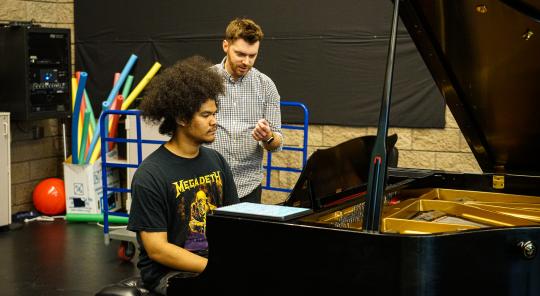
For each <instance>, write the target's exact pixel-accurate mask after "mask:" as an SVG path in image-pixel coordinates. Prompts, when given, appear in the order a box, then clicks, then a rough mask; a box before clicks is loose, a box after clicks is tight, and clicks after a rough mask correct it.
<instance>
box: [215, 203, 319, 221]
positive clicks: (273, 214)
mask: <svg viewBox="0 0 540 296" xmlns="http://www.w3.org/2000/svg"><path fill="white" fill-rule="evenodd" d="M312 212H313V211H312V210H311V209H308V208H296V207H289V206H280V205H265V204H257V203H250V202H242V203H237V204H234V205H229V206H224V207H221V208H217V209H215V210H214V213H216V214H221V215H228V216H237V217H247V218H261V219H268V220H277V221H287V220H290V219H294V218H298V217H301V216H305V215H307V214H309V213H312Z"/></svg>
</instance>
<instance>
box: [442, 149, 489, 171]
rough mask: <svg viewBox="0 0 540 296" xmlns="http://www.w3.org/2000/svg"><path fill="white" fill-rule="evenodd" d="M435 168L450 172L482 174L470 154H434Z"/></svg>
mask: <svg viewBox="0 0 540 296" xmlns="http://www.w3.org/2000/svg"><path fill="white" fill-rule="evenodd" d="M435 168H436V169H439V170H445V171H452V172H467V173H481V172H482V170H481V169H480V166H479V165H478V162H477V161H476V159H475V158H474V155H473V154H472V153H447V152H437V153H436V154H435Z"/></svg>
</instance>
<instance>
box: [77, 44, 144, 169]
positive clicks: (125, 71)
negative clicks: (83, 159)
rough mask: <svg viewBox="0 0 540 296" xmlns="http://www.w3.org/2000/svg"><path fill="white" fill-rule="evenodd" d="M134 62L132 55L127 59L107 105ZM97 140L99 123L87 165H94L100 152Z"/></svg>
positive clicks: (135, 58) (134, 58)
mask: <svg viewBox="0 0 540 296" xmlns="http://www.w3.org/2000/svg"><path fill="white" fill-rule="evenodd" d="M135 61H137V56H136V55H134V54H132V55H131V56H130V57H129V60H128V62H127V63H126V65H125V66H124V69H123V70H122V73H121V74H120V78H119V79H118V81H117V83H115V84H114V86H113V88H112V89H111V92H110V93H109V97H108V98H107V102H109V105H110V104H111V103H112V101H113V100H114V97H115V94H117V93H118V91H119V90H120V86H121V85H122V84H123V83H124V81H125V80H126V77H127V76H128V73H129V71H131V68H132V67H133V64H135ZM102 113H103V112H102ZM98 138H99V122H98V123H97V124H96V128H95V129H94V135H93V137H92V142H91V143H90V149H89V150H88V157H90V159H88V158H87V163H94V161H95V160H96V159H97V158H98V155H99V152H100V151H99V150H101V148H98V147H100V146H101V145H99V144H98ZM96 151H97V153H96ZM94 156H95V158H94Z"/></svg>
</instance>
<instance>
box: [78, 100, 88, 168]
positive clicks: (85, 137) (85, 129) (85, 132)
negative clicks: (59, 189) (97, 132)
mask: <svg viewBox="0 0 540 296" xmlns="http://www.w3.org/2000/svg"><path fill="white" fill-rule="evenodd" d="M89 125H90V111H89V110H86V111H84V123H83V130H82V139H83V140H84V142H83V143H81V151H80V153H79V155H80V156H81V157H80V158H81V159H80V163H81V164H85V163H84V159H85V157H84V156H85V154H86V143H87V142H88V128H89Z"/></svg>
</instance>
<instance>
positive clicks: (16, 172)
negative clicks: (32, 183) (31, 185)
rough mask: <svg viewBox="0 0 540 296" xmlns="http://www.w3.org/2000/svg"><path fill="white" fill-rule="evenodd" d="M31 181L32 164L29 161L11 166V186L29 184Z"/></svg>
mask: <svg viewBox="0 0 540 296" xmlns="http://www.w3.org/2000/svg"><path fill="white" fill-rule="evenodd" d="M29 180H31V179H30V163H29V162H28V161H24V162H17V163H12V164H11V184H18V183H24V182H28V181H29Z"/></svg>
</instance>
